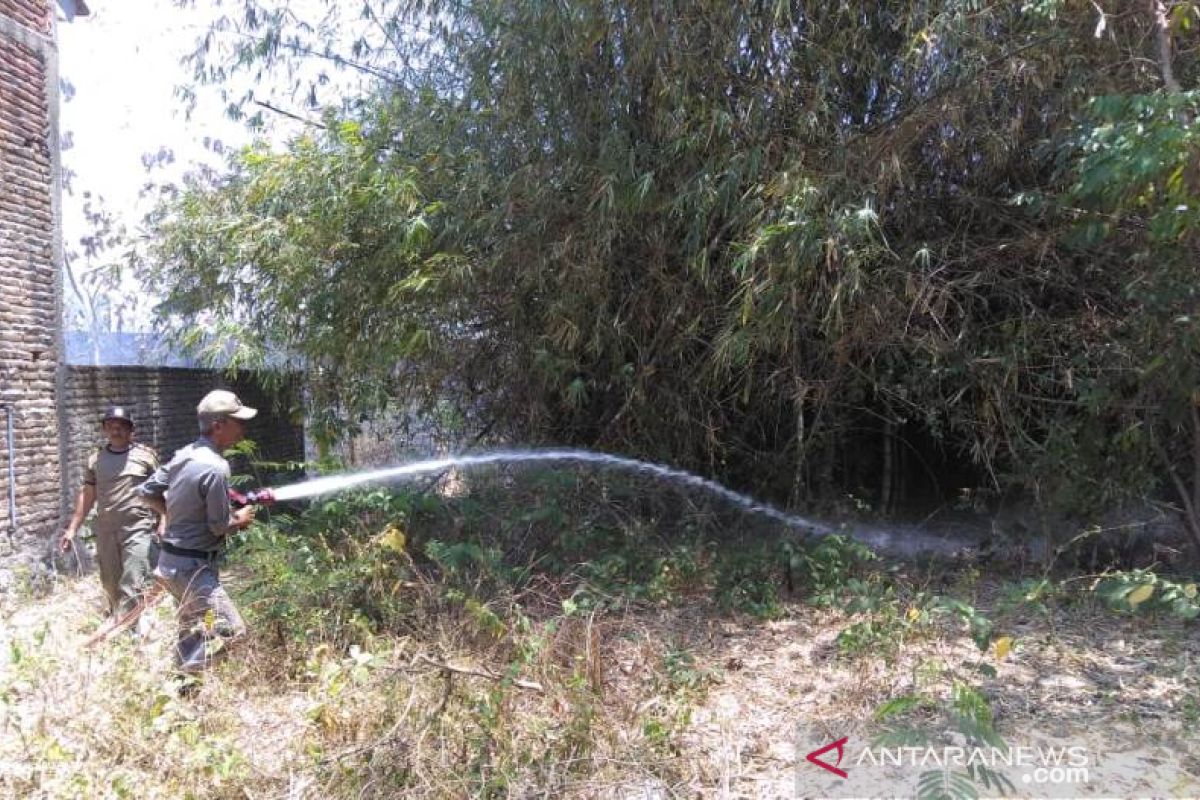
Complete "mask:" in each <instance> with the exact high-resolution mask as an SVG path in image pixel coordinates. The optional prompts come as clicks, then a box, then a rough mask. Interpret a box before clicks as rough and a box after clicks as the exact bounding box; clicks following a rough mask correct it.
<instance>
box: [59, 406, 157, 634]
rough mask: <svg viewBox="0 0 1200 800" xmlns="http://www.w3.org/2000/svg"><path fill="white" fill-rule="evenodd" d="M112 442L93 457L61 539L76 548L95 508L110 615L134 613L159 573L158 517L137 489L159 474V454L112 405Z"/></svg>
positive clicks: (108, 424) (108, 425) (106, 425)
mask: <svg viewBox="0 0 1200 800" xmlns="http://www.w3.org/2000/svg"><path fill="white" fill-rule="evenodd" d="M101 425H102V426H103V430H104V436H105V438H106V439H108V443H107V444H105V445H104V446H102V447H100V448H99V449H98V450H96V452H94V453H92V455H91V456H90V457H89V458H88V461H87V467H86V469H85V470H84V473H83V486H82V487H81V488H80V490H79V495H78V497H77V498H76V500H75V513H74V515H73V516H72V517H71V521H70V522H68V523H67V526H66V528H65V529H64V530H63V533H62V536H61V538H60V539H59V547H60V548H61V549H62V550H64V551H66V550H68V549H69V548H70V547H71V544H72V542H73V541H74V539H75V535H76V534H77V533H78V532H79V526H80V525H82V524H83V520H84V519H85V518H86V517H87V515H88V512H89V511H91V510H92V507H93V506H95V507H96V523H95V533H96V561H97V562H98V563H99V565H100V583H101V585H102V586H103V587H104V594H105V595H107V597H108V609H109V613H110V614H114V615H121V614H124V613H126V612H127V611H129V610H130V609H131V608H133V607H134V606H135V605H137V603H138V600H139V599H140V598H141V595H142V592H143V591H144V590H145V589H146V588H147V585H148V584H149V582H150V580H151V573H152V572H153V570H154V552H153V551H154V535H155V529H156V528H157V527H159V520H158V519H157V515H156V514H155V513H154V512H153V511H152V510H150V509H149V508H146V507H145V506H144V505H142V503H141V502H140V501H139V499H138V487H140V486H141V484H142V483H143V482H144V481H145V480H146V479H147V478H148V477H150V475H151V474H153V472H154V471H155V470H156V469H158V454H157V453H155V452H154V450H153V449H152V448H150V447H147V446H145V445H143V444H139V443H137V442H134V441H133V430H134V425H133V418H132V417H131V416H130V415H129V412H128V410H126V409H124V408H122V407H120V406H113V407H112V408H109V409H108V411H107V412H105V414H104V417H103V419H102V420H101Z"/></svg>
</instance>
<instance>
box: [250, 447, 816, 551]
mask: <svg viewBox="0 0 1200 800" xmlns="http://www.w3.org/2000/svg"><path fill="white" fill-rule="evenodd" d="M562 461H566V462H574V463H580V464H597V465H600V466H603V467H612V468H616V469H622V470H626V471H630V472H639V473H642V474H647V475H653V476H654V477H656V478H660V479H663V480H666V481H669V482H671V483H677V484H683V485H685V486H690V487H694V488H697V489H703V490H704V491H706V492H708V493H709V494H713V495H716V496H717V497H721V498H723V499H725V500H728V501H729V502H731V503H733V504H734V505H736V506H738V507H740V508H742V509H744V510H745V511H746V512H748V513H751V514H760V515H762V516H765V517H769V518H771V519H773V520H775V521H777V522H781V523H783V524H784V525H787V526H789V527H791V528H800V529H805V530H806V531H808V532H810V533H815V534H818V535H825V534H829V533H833V532H834V529H833V528H831V527H829V526H827V525H823V524H821V523H819V522H814V521H813V520H810V519H807V518H805V517H800V516H796V515H795V514H788V513H786V512H784V511H780V510H779V509H777V508H775V507H774V506H771V505H768V504H766V503H762V502H759V501H757V500H755V499H754V498H753V497H750V496H748V495H744V494H741V493H740V492H735V491H733V490H732V489H730V488H728V487H726V486H723V485H722V484H720V483H717V482H716V481H714V480H710V479H708V478H702V477H700V476H699V475H695V474H693V473H691V472H687V471H686V470H682V469H674V468H672V467H664V466H662V465H661V464H653V463H650V462H648V461H639V460H637V459H635V458H624V457H622V456H612V455H608V454H606V453H594V452H592V451H590V450H501V451H497V452H494V453H481V454H478V455H468V456H452V457H448V458H436V459H430V460H427V461H417V462H414V463H411V464H402V465H400V466H398V467H389V468H386V469H377V470H371V471H369V472H355V473H351V474H349V475H330V476H327V477H324V478H314V479H313V480H308V481H303V482H301V483H294V484H292V485H290V486H282V487H280V488H278V489H273V490H272V493H273V494H274V496H275V499H276V500H277V501H285V500H299V499H301V498H305V497H316V496H319V495H325V494H330V493H332V492H337V491H341V490H343V489H349V488H351V487H353V486H358V485H360V484H364V483H378V482H382V481H388V480H398V479H404V478H411V477H415V476H418V475H427V474H429V473H437V472H444V471H445V470H448V469H455V468H457V469H468V468H470V467H478V466H484V465H487V464H526V463H538V462H562Z"/></svg>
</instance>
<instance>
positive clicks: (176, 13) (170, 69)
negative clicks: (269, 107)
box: [57, 0, 300, 338]
mask: <svg viewBox="0 0 1200 800" xmlns="http://www.w3.org/2000/svg"><path fill="white" fill-rule="evenodd" d="M89 7H90V10H91V13H90V14H89V15H88V16H86V17H76V18H75V20H73V21H71V22H67V21H66V20H65V19H63V18H62V16H61V12H60V18H59V21H58V31H57V34H58V48H59V73H60V76H61V78H62V79H63V81H65V82H66V83H67V84H69V87H68V88H67V89H66V90H65V91H64V92H63V93H62V96H61V98H60V131H62V133H63V134H64V137H65V138H64V148H63V152H62V163H63V169H64V171H70V172H72V173H74V174H73V175H72V176H70V178H69V186H64V191H63V206H62V211H63V242H64V248H65V249H66V250H67V251H68V252H70V251H72V250H73V249H74V250H76V251H78V250H79V240H80V238H81V237H82V236H85V235H87V234H88V233H89V232H90V231H91V230H92V229H93V226H91V225H90V224H89V223H88V221H87V220H86V218H85V215H84V205H85V202H87V195H91V196H92V197H93V200H92V202H93V203H95V197H96V196H99V197H100V198H102V199H103V206H104V208H106V209H107V210H109V211H110V212H111V213H112V214H113V215H114V217H115V218H116V220H117V222H118V223H119V224H122V225H124V226H125V228H126V229H127V230H128V231H130V232H135V231H136V230H137V229H138V227H139V223H140V220H141V219H142V217H143V216H144V215H145V214H146V213H147V212H148V211H149V210H150V209H151V208H152V200H151V199H150V198H148V197H141V196H140V193H141V192H142V189H143V187H144V186H145V184H146V183H147V182H148V181H150V180H156V181H159V182H173V181H178V180H179V179H180V178H181V177H182V176H183V175H184V173H185V172H186V171H187V170H190V169H193V168H194V167H195V166H196V165H198V164H201V163H204V164H208V165H210V166H219V165H220V164H221V163H222V157H221V156H219V155H217V154H216V153H214V152H212V150H211V149H209V148H207V147H206V146H205V140H206V139H207V140H209V141H214V140H215V141H219V142H221V143H223V144H224V145H226V146H234V147H237V146H239V145H242V144H246V143H248V142H249V141H250V140H251V138H252V137H251V134H250V133H249V132H248V131H247V130H246V129H245V128H244V127H243V126H242V125H241V123H238V122H235V121H233V120H231V119H229V118H228V117H227V116H226V114H225V111H224V103H223V101H222V100H221V99H220V96H219V94H218V92H217V90H216V89H215V88H211V87H199V88H197V103H196V106H195V108H194V110H193V111H192V113H191V115H190V117H189V116H188V115H187V114H186V112H185V107H184V103H183V101H182V100H181V99H180V98H179V97H178V96H177V94H176V92H177V88H178V87H179V86H180V85H183V84H189V83H191V71H190V68H189V67H188V66H186V65H184V64H182V63H181V59H182V58H183V56H185V55H186V54H187V53H188V52H189V51H190V50H191V49H192V48H193V47H194V45H195V42H196V40H197V39H198V37H200V36H201V35H202V34H203V33H204V32H205V31H207V30H208V28H209V25H210V24H211V22H212V21H213V19H215V18H216V17H217V16H218V15H219V14H221V13H223V12H228V11H229V10H230V8H231V6H230V4H229V3H226V4H225V5H224V7H223V8H222V7H221V6H220V4H219V3H215V2H212V0H197V1H196V2H195V3H194V4H192V6H191V7H185V8H180V7H178V6H177V5H176V3H175V2H174V1H173V0H89ZM261 88H262V87H260V89H261ZM265 93H266V92H265V91H259V94H260V95H262V94H265ZM267 121H268V125H269V127H268V129H267V130H266V132H265V134H260V135H265V137H266V138H268V139H273V140H276V141H279V140H282V139H283V138H284V137H286V136H289V135H292V134H294V133H295V132H296V131H297V130H298V129H299V127H300V125H299V123H296V122H294V121H291V120H288V119H286V118H283V117H274V116H273V115H272V117H271V118H268V120H267ZM163 148H167V149H169V150H170V151H171V152H172V153H173V155H174V161H173V163H170V164H167V165H164V166H159V167H156V168H155V169H154V171H153V172H152V173H151V172H148V171H147V169H146V167H145V166H144V164H143V159H144V158H145V157H146V156H147V155H148V154H155V153H158V152H160V150H162V149H163ZM113 257H114V256H111V255H110V256H107V257H101V258H100V259H96V260H93V261H91V262H85V261H84V260H83V259H81V258H77V259H74V260H73V261H72V264H73V270H72V271H73V273H74V274H75V275H76V277H80V276H81V275H82V274H83V273H86V272H87V271H88V270H89V269H92V268H93V267H95V266H97V265H100V264H102V263H104V262H105V260H109V261H111V260H112V259H113ZM120 294H121V295H123V297H122V299H121V302H123V303H125V304H127V305H129V306H132V307H133V310H131V311H129V312H128V313H126V314H125V315H124V318H123V319H122V320H121V321H120V324H119V327H120V328H122V329H123V330H143V331H145V330H149V329H150V327H151V326H152V322H153V318H152V316H151V314H150V309H151V307H152V306H153V291H152V289H151V288H149V287H142V286H139V285H138V284H137V283H136V282H135V281H134V279H133V278H132V276H125V278H124V279H123V283H122V288H121V291H120ZM133 297H136V298H140V300H138V301H134V302H130V300H129V298H133ZM64 302H65V304H66V306H67V314H66V317H67V325H68V329H71V328H75V329H78V328H80V327H83V326H82V325H81V324H80V317H79V316H78V314H77V313H74V312H75V310H76V309H79V308H80V307H82V304H81V302H80V300H79V298H78V296H77V295H76V294H75V292H74V291H73V290H72V288H71V284H70V282H69V281H66V282H65V285H64ZM76 338H78V337H76Z"/></svg>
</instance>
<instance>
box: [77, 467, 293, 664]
mask: <svg viewBox="0 0 1200 800" xmlns="http://www.w3.org/2000/svg"><path fill="white" fill-rule="evenodd" d="M229 502H230V505H233V506H236V507H239V508H244V507H246V506H251V505H258V506H269V505H271V504H272V503H274V502H275V493H274V492H272V491H271V490H270V489H252V490H251V491H248V492H239V491H237V490H236V489H230V490H229ZM166 593H167V588H166V586H164V585H163V584H162V583H161V582H159V581H155V582H154V584H153V585H152V586H150V588H148V589H146V590H145V591H144V592H142V596H141V599H139V600H138V603H137V605H135V606H134V607H133V608H131V609H129V610H128V611H126V612H125V613H124V614H121V615H120V616H118V615H116V614H114V615H113V616H111V617H109V618H108V620H106V621H105V622H104V624H102V625H101V626H100V627H99V628H97V629H96V632H95V633H93V634H92V635H91V636H90V637H88V640H87V641H86V642H84V643H83V646H84V648H85V649H90V648H93V647H95V646H96V645H98V644H102V643H103V642H106V641H108V640H109V639H111V638H112V637H114V636H116V635H117V634H118V633H121V632H122V631H126V630H129V628H131V627H133V625H134V624H135V623H136V622H137V621H138V618H139V617H141V616H142V614H143V613H144V612H146V611H149V610H150V609H152V608H154V607H155V606H157V605H158V604H159V603H160V602H161V601H162V599H163V596H164V595H165V594H166Z"/></svg>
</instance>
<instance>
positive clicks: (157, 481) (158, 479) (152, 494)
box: [138, 465, 167, 534]
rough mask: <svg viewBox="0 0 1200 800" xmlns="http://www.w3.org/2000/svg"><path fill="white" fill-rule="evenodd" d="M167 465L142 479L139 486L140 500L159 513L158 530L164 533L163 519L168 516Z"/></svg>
mask: <svg viewBox="0 0 1200 800" xmlns="http://www.w3.org/2000/svg"><path fill="white" fill-rule="evenodd" d="M166 496H167V467H166V465H163V466H160V467H159V468H158V469H156V470H154V474H153V475H151V476H150V477H149V478H146V480H144V481H142V485H141V486H139V487H138V501H139V502H141V504H142V505H144V506H146V507H147V508H149V509H151V510H153V511H154V512H156V513H157V514H158V515H159V523H158V530H159V533H160V534H161V533H162V530H163V521H164V520H165V519H166V516H167V503H166V500H165V498H166Z"/></svg>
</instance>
